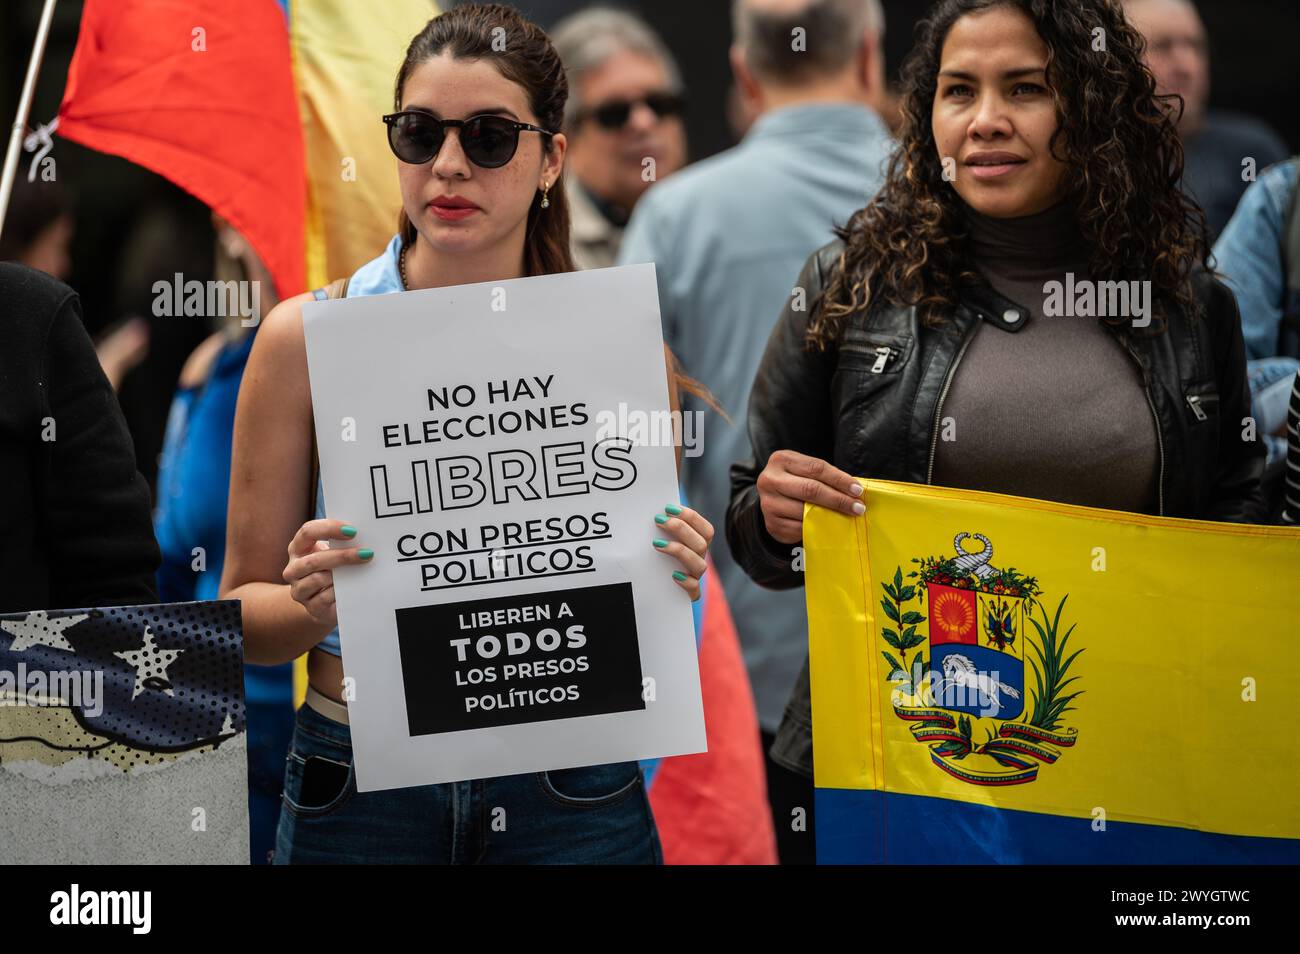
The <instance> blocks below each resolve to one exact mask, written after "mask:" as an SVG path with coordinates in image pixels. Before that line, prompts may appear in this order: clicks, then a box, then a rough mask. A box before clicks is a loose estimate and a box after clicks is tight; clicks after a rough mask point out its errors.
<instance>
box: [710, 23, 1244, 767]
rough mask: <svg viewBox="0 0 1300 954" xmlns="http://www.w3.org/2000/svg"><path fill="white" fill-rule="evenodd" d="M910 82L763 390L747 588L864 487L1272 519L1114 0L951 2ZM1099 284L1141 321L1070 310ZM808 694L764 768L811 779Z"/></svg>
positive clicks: (1230, 348) (1231, 341)
mask: <svg viewBox="0 0 1300 954" xmlns="http://www.w3.org/2000/svg"><path fill="white" fill-rule="evenodd" d="M904 80H905V83H904V86H905V90H904V91H905V97H904V100H903V115H904V125H903V129H902V133H901V136H900V144H899V149H898V151H897V153H896V154H895V157H894V159H893V161H892V164H891V166H890V170H889V173H888V176H887V178H886V182H885V185H884V187H883V188H882V189H881V191H880V192H879V193H878V194H877V195H876V197H875V198H874V199H873V200H872V202H871V203H870V204H868V205H867V206H866V207H865V208H864V209H862V210H860V211H859V212H858V213H856V214H855V215H854V216H853V217H852V218H851V219H850V220H849V222H848V223H847V224H846V226H845V227H844V228H843V229H842V230H840V233H839V235H840V237H839V239H838V240H837V241H835V242H832V243H831V244H830V245H827V246H825V247H824V248H822V249H821V250H819V251H818V252H816V253H814V255H813V256H812V257H811V258H810V259H809V261H808V263H807V265H806V266H805V268H804V272H803V274H802V276H801V277H800V278H799V279H798V281H797V282H796V283H795V284H796V285H797V286H799V287H801V288H802V289H804V290H805V291H806V293H807V300H808V302H809V307H808V308H807V309H802V308H795V307H793V306H791V307H787V309H786V310H785V313H784V314H783V315H782V317H781V319H780V320H779V322H778V325H777V328H776V330H775V332H774V333H773V335H772V338H771V340H770V342H769V344H768V348H767V352H766V355H765V357H764V359H763V362H762V364H761V365H760V368H759V371H758V375H757V377H756V379H755V382H754V388H753V397H752V398H751V401H750V405H749V433H750V437H751V440H752V442H753V450H754V455H755V456H754V458H753V460H751V461H748V462H745V463H743V464H738V465H736V466H735V467H733V468H732V502H731V507H730V510H729V512H728V514H727V538H728V540H729V542H730V543H731V548H732V551H733V553H735V555H736V558H737V560H738V562H739V563H740V564H741V565H742V566H744V568H745V570H746V572H747V573H749V575H750V576H751V577H752V578H753V579H755V580H756V581H757V582H759V583H761V584H763V585H765V586H770V587H774V588H791V587H795V586H799V585H801V584H802V582H803V578H802V574H800V573H798V572H796V571H795V570H794V568H793V566H792V557H793V548H794V547H795V546H796V545H797V544H799V542H800V541H801V539H802V533H803V511H804V504H805V502H811V503H814V504H817V505H819V506H822V507H826V508H829V509H834V510H838V511H840V512H843V513H845V514H857V515H860V514H862V513H864V512H865V507H864V504H863V502H862V501H861V500H860V499H859V498H860V496H861V494H862V488H861V486H860V485H859V484H858V483H857V481H856V480H855V479H854V478H856V477H873V478H879V479H886V480H898V481H908V482H912V483H934V484H941V485H945V486H949V487H962V488H970V489H978V490H988V491H994V492H999V493H1008V494H1016V495H1019V496H1024V497H1035V498H1041V499H1046V500H1055V501H1063V502H1066V503H1073V504H1080V505H1084V506H1092V507H1102V508H1108V509H1112V510H1123V511H1130V512H1136V513H1149V514H1161V515H1168V516H1176V517H1187V518H1193V519H1204V520H1223V521H1234V522H1257V521H1258V520H1260V519H1261V518H1262V516H1263V506H1262V498H1261V496H1260V492H1259V475H1260V472H1261V469H1262V466H1263V446H1262V444H1261V443H1259V442H1256V441H1252V440H1250V438H1249V437H1248V436H1247V433H1246V431H1245V429H1244V423H1243V419H1245V418H1247V417H1248V416H1249V414H1250V397H1249V393H1248V391H1247V388H1246V370H1245V358H1244V350H1243V345H1242V335H1241V322H1240V320H1239V318H1238V315H1237V307H1236V303H1235V302H1234V300H1233V297H1232V295H1231V293H1230V292H1229V291H1228V290H1227V289H1226V288H1225V287H1224V286H1223V285H1222V284H1221V283H1219V282H1218V281H1217V280H1215V279H1214V278H1213V276H1212V275H1211V273H1210V272H1209V270H1208V269H1207V267H1206V259H1207V256H1208V249H1207V242H1206V229H1205V219H1204V216H1203V214H1202V213H1201V211H1200V210H1199V209H1198V208H1196V207H1195V206H1193V205H1192V204H1191V203H1190V201H1189V200H1188V199H1186V198H1185V196H1184V195H1183V193H1182V191H1181V190H1180V189H1179V188H1178V182H1179V179H1180V178H1181V173H1182V149H1181V147H1180V145H1179V142H1178V134H1177V132H1176V130H1175V126H1174V118H1175V117H1174V116H1172V115H1171V113H1176V104H1173V103H1168V102H1165V101H1162V100H1161V99H1160V98H1159V97H1157V96H1156V93H1155V82H1154V80H1153V78H1152V76H1151V73H1150V72H1149V71H1148V70H1147V69H1146V67H1144V66H1143V65H1142V38H1141V36H1140V35H1139V34H1138V33H1137V32H1136V31H1135V30H1134V29H1133V27H1132V26H1130V25H1129V23H1128V22H1127V21H1126V20H1125V18H1124V13H1123V10H1122V9H1121V7H1120V4H1119V2H1118V0H1072V2H1070V3H1053V2H1050V0H942V2H940V3H938V4H937V5H936V6H935V9H934V10H933V11H932V13H931V16H930V18H929V19H928V20H927V21H925V22H924V23H923V24H922V25H921V26H920V27H919V28H918V33H917V45H916V48H915V49H914V50H913V52H912V53H911V54H910V56H909V59H908V61H907V65H906V66H905V69H904ZM1102 282H1105V283H1125V286H1126V288H1130V289H1133V290H1134V291H1135V292H1136V294H1135V295H1134V296H1132V297H1130V299H1129V300H1130V306H1132V305H1134V304H1137V303H1138V302H1139V300H1140V299H1141V298H1143V297H1144V295H1143V293H1142V292H1141V291H1140V289H1141V288H1142V287H1143V285H1142V283H1148V284H1147V285H1146V287H1147V288H1148V289H1149V290H1150V295H1149V301H1148V302H1147V304H1148V305H1149V306H1150V307H1149V309H1147V310H1146V313H1145V314H1142V313H1139V311H1138V310H1137V309H1134V308H1132V307H1130V309H1129V313H1128V314H1125V313H1123V312H1122V310H1115V309H1110V308H1107V309H1106V311H1107V312H1108V313H1104V314H1099V313H1098V312H1099V311H1100V309H1098V308H1097V307H1095V305H1096V303H1098V302H1099V300H1100V299H1099V298H1098V296H1096V295H1094V298H1093V301H1094V306H1093V307H1089V306H1088V305H1087V299H1086V298H1085V297H1083V296H1079V297H1076V296H1074V295H1071V296H1070V299H1071V300H1070V301H1069V303H1068V306H1067V307H1066V308H1064V309H1058V307H1057V306H1058V305H1059V304H1061V302H1060V301H1059V299H1058V300H1056V301H1053V295H1054V294H1055V293H1056V291H1057V290H1058V289H1063V288H1066V287H1073V288H1075V289H1077V290H1080V291H1082V290H1083V289H1085V287H1087V286H1089V285H1092V286H1093V287H1094V288H1095V287H1096V286H1097V285H1098V284H1099V283H1102ZM1056 283H1059V285H1058V284H1056ZM1117 300H1118V299H1117ZM1080 302H1083V305H1082V306H1080V304H1079V303H1080ZM959 529H961V528H959ZM949 532H950V533H951V531H949ZM808 688H809V683H808V670H807V666H806V664H805V667H804V671H803V674H802V676H801V678H800V680H799V682H798V684H797V685H796V688H795V690H794V693H793V695H792V697H791V701H790V705H789V707H788V709H787V710H786V718H785V721H784V722H783V724H782V726H781V729H780V731H779V733H778V735H777V740H776V744H775V746H774V748H773V751H772V754H773V757H774V758H776V759H778V760H779V761H780V762H781V763H782V764H783V765H786V766H788V767H789V768H791V769H793V770H795V771H799V772H802V773H804V774H806V775H809V776H811V774H812V738H811V725H812V714H811V708H810V705H809V698H808Z"/></svg>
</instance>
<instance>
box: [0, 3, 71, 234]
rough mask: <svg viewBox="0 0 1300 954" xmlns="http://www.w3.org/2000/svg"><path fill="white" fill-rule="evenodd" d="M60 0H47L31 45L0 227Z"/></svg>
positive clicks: (1, 183)
mask: <svg viewBox="0 0 1300 954" xmlns="http://www.w3.org/2000/svg"><path fill="white" fill-rule="evenodd" d="M57 2H58V0H45V9H44V10H42V11H41V22H40V25H39V26H37V28H36V43H35V45H33V46H32V58H31V60H30V61H29V62H28V64H27V79H26V80H24V81H23V94H22V96H20V97H19V99H18V115H17V116H16V117H14V126H13V129H12V130H10V133H9V148H8V150H7V151H6V152H5V167H4V174H3V175H0V229H3V228H4V223H5V213H6V212H7V211H8V210H9V196H10V194H11V193H12V192H13V188H14V177H15V176H16V175H17V174H18V157H19V156H21V155H22V154H23V135H24V133H25V132H26V131H27V115H28V113H29V112H30V111H31V108H32V99H33V98H34V97H35V95H36V74H37V73H39V72H40V68H41V59H42V58H43V57H44V56H45V41H46V40H48V39H49V36H50V23H51V21H53V19H54V4H55V3H57Z"/></svg>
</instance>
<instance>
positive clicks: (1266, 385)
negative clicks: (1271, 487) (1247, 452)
mask: <svg viewBox="0 0 1300 954" xmlns="http://www.w3.org/2000/svg"><path fill="white" fill-rule="evenodd" d="M1297 371H1300V360H1297V359H1295V358H1287V357H1278V358H1260V359H1259V360H1257V361H1247V362H1246V377H1247V379H1248V380H1249V382H1250V403H1251V413H1252V414H1253V415H1254V416H1255V427H1256V430H1257V431H1258V433H1259V434H1260V436H1261V437H1263V439H1264V446H1265V447H1267V448H1268V462H1267V464H1265V466H1264V474H1265V476H1266V477H1268V476H1271V475H1272V474H1274V473H1276V472H1278V471H1280V470H1281V469H1282V466H1283V464H1284V463H1285V462H1286V438H1285V437H1279V436H1278V435H1277V431H1278V429H1279V428H1281V427H1282V426H1283V425H1285V424H1286V415H1287V409H1288V407H1289V406H1290V403H1291V391H1292V390H1293V388H1294V387H1295V378H1296V372H1297Z"/></svg>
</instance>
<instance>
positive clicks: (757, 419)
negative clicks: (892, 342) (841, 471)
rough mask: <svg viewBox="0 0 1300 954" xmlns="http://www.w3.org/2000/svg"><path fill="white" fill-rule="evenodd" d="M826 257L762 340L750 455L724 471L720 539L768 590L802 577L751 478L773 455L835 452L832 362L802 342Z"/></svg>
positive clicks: (812, 262)
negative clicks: (726, 482)
mask: <svg viewBox="0 0 1300 954" xmlns="http://www.w3.org/2000/svg"><path fill="white" fill-rule="evenodd" d="M828 248H829V247H828ZM828 254H829V253H828V251H827V249H822V250H820V251H819V252H816V253H814V254H813V255H812V257H810V258H809V259H808V261H807V263H806V264H805V265H804V267H803V271H802V272H801V273H800V275H799V280H798V283H797V286H796V287H797V288H801V289H803V291H804V293H805V294H804V296H803V299H802V300H800V299H799V298H797V297H796V296H795V295H792V296H791V298H790V300H789V301H787V302H786V306H785V310H784V311H783V312H782V314H781V318H780V319H779V320H778V321H777V324H776V327H775V328H774V329H773V331H772V336H771V337H770V338H769V339H768V342H767V350H766V351H765V352H764V354H763V360H762V363H761V364H760V365H759V368H758V373H757V375H756V376H755V378H754V387H753V390H752V391H751V393H750V397H749V442H750V447H751V448H752V450H753V453H754V456H753V457H751V458H750V459H749V460H745V461H738V462H737V463H734V464H732V466H731V505H730V506H729V507H728V508H727V542H728V544H730V546H731V553H732V556H733V557H734V558H735V560H736V562H737V563H738V564H739V565H740V566H741V567H742V568H743V569H744V571H745V572H746V573H748V574H749V576H750V578H752V579H753V580H754V582H756V583H758V584H759V585H761V586H766V587H768V588H770V589H778V590H785V589H793V588H794V587H797V586H802V585H803V574H802V573H801V572H798V571H796V570H794V569H792V566H791V565H792V563H793V562H794V552H793V550H794V548H793V547H792V546H789V545H787V544H784V543H780V542H778V541H777V540H776V539H775V538H774V537H773V536H772V535H771V534H770V533H768V532H767V527H766V526H765V525H764V521H763V511H762V509H761V508H760V506H759V501H758V486H757V481H758V475H759V474H760V473H761V472H762V471H763V468H764V467H766V466H767V461H768V458H769V457H771V456H772V454H773V453H774V452H776V451H778V450H794V451H798V452H799V453H801V454H807V455H808V456H810V457H819V458H821V459H823V460H829V459H830V457H831V455H832V453H833V451H834V432H833V426H834V420H833V417H832V414H831V410H830V376H831V373H832V369H833V362H834V358H833V356H831V355H830V354H828V353H826V352H821V351H818V350H815V349H812V350H810V349H808V348H807V347H805V345H804V334H805V332H806V331H807V328H808V321H809V318H810V316H811V313H812V308H813V305H814V303H815V301H816V299H817V297H818V296H819V295H820V293H821V290H822V282H823V279H824V270H825V267H826V266H825V261H826V256H827V255H828ZM836 254H838V252H836Z"/></svg>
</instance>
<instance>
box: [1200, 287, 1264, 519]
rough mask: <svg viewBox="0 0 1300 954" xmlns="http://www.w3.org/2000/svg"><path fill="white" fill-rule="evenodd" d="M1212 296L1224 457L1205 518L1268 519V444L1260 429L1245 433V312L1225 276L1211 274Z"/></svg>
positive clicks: (1247, 388)
mask: <svg viewBox="0 0 1300 954" xmlns="http://www.w3.org/2000/svg"><path fill="white" fill-rule="evenodd" d="M1209 297H1210V307H1209V315H1210V316H1211V317H1210V320H1211V322H1212V328H1211V333H1212V334H1213V336H1214V356H1215V362H1216V368H1215V371H1216V376H1217V378H1218V381H1219V394H1220V400H1221V401H1222V402H1223V407H1222V408H1221V413H1220V418H1219V426H1220V428H1221V430H1220V434H1219V460H1218V463H1217V466H1216V468H1215V474H1214V483H1213V486H1212V487H1211V489H1210V498H1209V501H1208V506H1207V512H1206V514H1205V518H1206V519H1207V520H1222V521H1225V522H1228V523H1263V522H1264V521H1265V520H1266V519H1267V516H1268V505H1267V502H1266V500H1265V497H1264V491H1263V488H1262V486H1261V484H1260V478H1261V477H1262V476H1263V473H1264V460H1265V456H1266V449H1265V447H1264V442H1263V440H1262V439H1261V438H1260V437H1259V435H1256V437H1255V440H1245V439H1244V438H1243V433H1244V431H1245V421H1246V419H1247V418H1249V417H1250V416H1251V409H1250V408H1251V405H1250V385H1249V382H1248V381H1247V378H1246V345H1245V342H1244V340H1243V338H1242V333H1241V314H1240V313H1239V312H1238V310H1237V299H1236V297H1234V296H1233V294H1232V292H1231V291H1230V290H1229V289H1228V287H1227V286H1226V285H1224V284H1223V283H1222V282H1220V281H1218V280H1214V279H1212V280H1210V290H1209Z"/></svg>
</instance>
